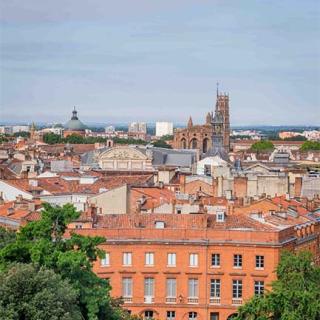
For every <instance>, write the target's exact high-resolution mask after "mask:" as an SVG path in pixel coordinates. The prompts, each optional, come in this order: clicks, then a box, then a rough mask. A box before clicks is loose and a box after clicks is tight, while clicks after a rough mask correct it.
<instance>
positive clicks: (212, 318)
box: [210, 312, 219, 320]
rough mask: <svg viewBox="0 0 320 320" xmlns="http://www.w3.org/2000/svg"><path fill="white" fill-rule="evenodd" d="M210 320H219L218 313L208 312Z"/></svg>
mask: <svg viewBox="0 0 320 320" xmlns="http://www.w3.org/2000/svg"><path fill="white" fill-rule="evenodd" d="M210 320H219V312H210Z"/></svg>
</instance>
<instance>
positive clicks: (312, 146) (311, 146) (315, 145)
mask: <svg viewBox="0 0 320 320" xmlns="http://www.w3.org/2000/svg"><path fill="white" fill-rule="evenodd" d="M300 150H301V151H309V150H320V142H318V141H306V142H304V143H303V144H302V146H301V148H300Z"/></svg>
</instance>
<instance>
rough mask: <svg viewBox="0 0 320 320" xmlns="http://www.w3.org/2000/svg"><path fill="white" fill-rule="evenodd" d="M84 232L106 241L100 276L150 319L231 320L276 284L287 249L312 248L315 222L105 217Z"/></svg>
mask: <svg viewBox="0 0 320 320" xmlns="http://www.w3.org/2000/svg"><path fill="white" fill-rule="evenodd" d="M85 228H86V227H85V226H83V227H82V226H80V225H78V226H77V232H79V233H80V234H86V235H92V236H93V235H99V236H104V237H106V242H105V244H103V245H102V249H103V250H104V251H105V256H104V258H103V259H101V260H100V261H97V262H96V263H95V265H94V271H95V272H96V273H97V274H98V275H99V276H100V277H102V278H105V279H108V280H109V281H110V284H111V286H112V295H113V296H114V297H123V300H124V303H125V306H124V307H125V308H126V309H128V310H129V311H130V312H131V313H133V314H138V315H141V316H142V317H143V318H144V319H153V318H154V319H161V320H218V319H219V320H226V319H231V318H232V315H234V314H235V313H236V312H237V308H238V307H239V306H240V305H242V304H243V303H244V302H245V301H246V300H248V299H249V298H251V297H252V296H253V295H254V294H263V293H264V291H265V290H268V289H269V288H270V283H271V282H272V281H273V280H275V273H274V270H275V269H276V266H277V264H278V261H279V257H280V252H281V250H283V249H284V248H286V249H289V250H300V248H303V249H307V250H311V251H312V252H313V254H314V256H315V260H316V261H318V262H319V227H318V224H317V222H316V221H315V220H312V219H311V218H307V217H305V216H300V215H299V216H297V215H295V216H291V215H290V213H288V214H287V215H286V217H285V215H284V213H274V212H273V213H268V214H264V215H263V216H259V215H257V214H252V215H243V214H240V215H238V214H234V215H226V214H225V213H224V212H220V213H217V214H215V215H212V214H211V215H207V214H198V215H176V214H125V215H110V216H99V217H97V218H96V219H95V228H89V229H85Z"/></svg>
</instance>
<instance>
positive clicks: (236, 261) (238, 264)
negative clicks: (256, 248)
mask: <svg viewBox="0 0 320 320" xmlns="http://www.w3.org/2000/svg"><path fill="white" fill-rule="evenodd" d="M233 266H234V267H235V268H242V254H235V255H234V256H233Z"/></svg>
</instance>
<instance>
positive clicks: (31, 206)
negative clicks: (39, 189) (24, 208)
mask: <svg viewBox="0 0 320 320" xmlns="http://www.w3.org/2000/svg"><path fill="white" fill-rule="evenodd" d="M28 210H29V211H31V212H33V211H35V210H36V204H35V203H34V202H30V203H28Z"/></svg>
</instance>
